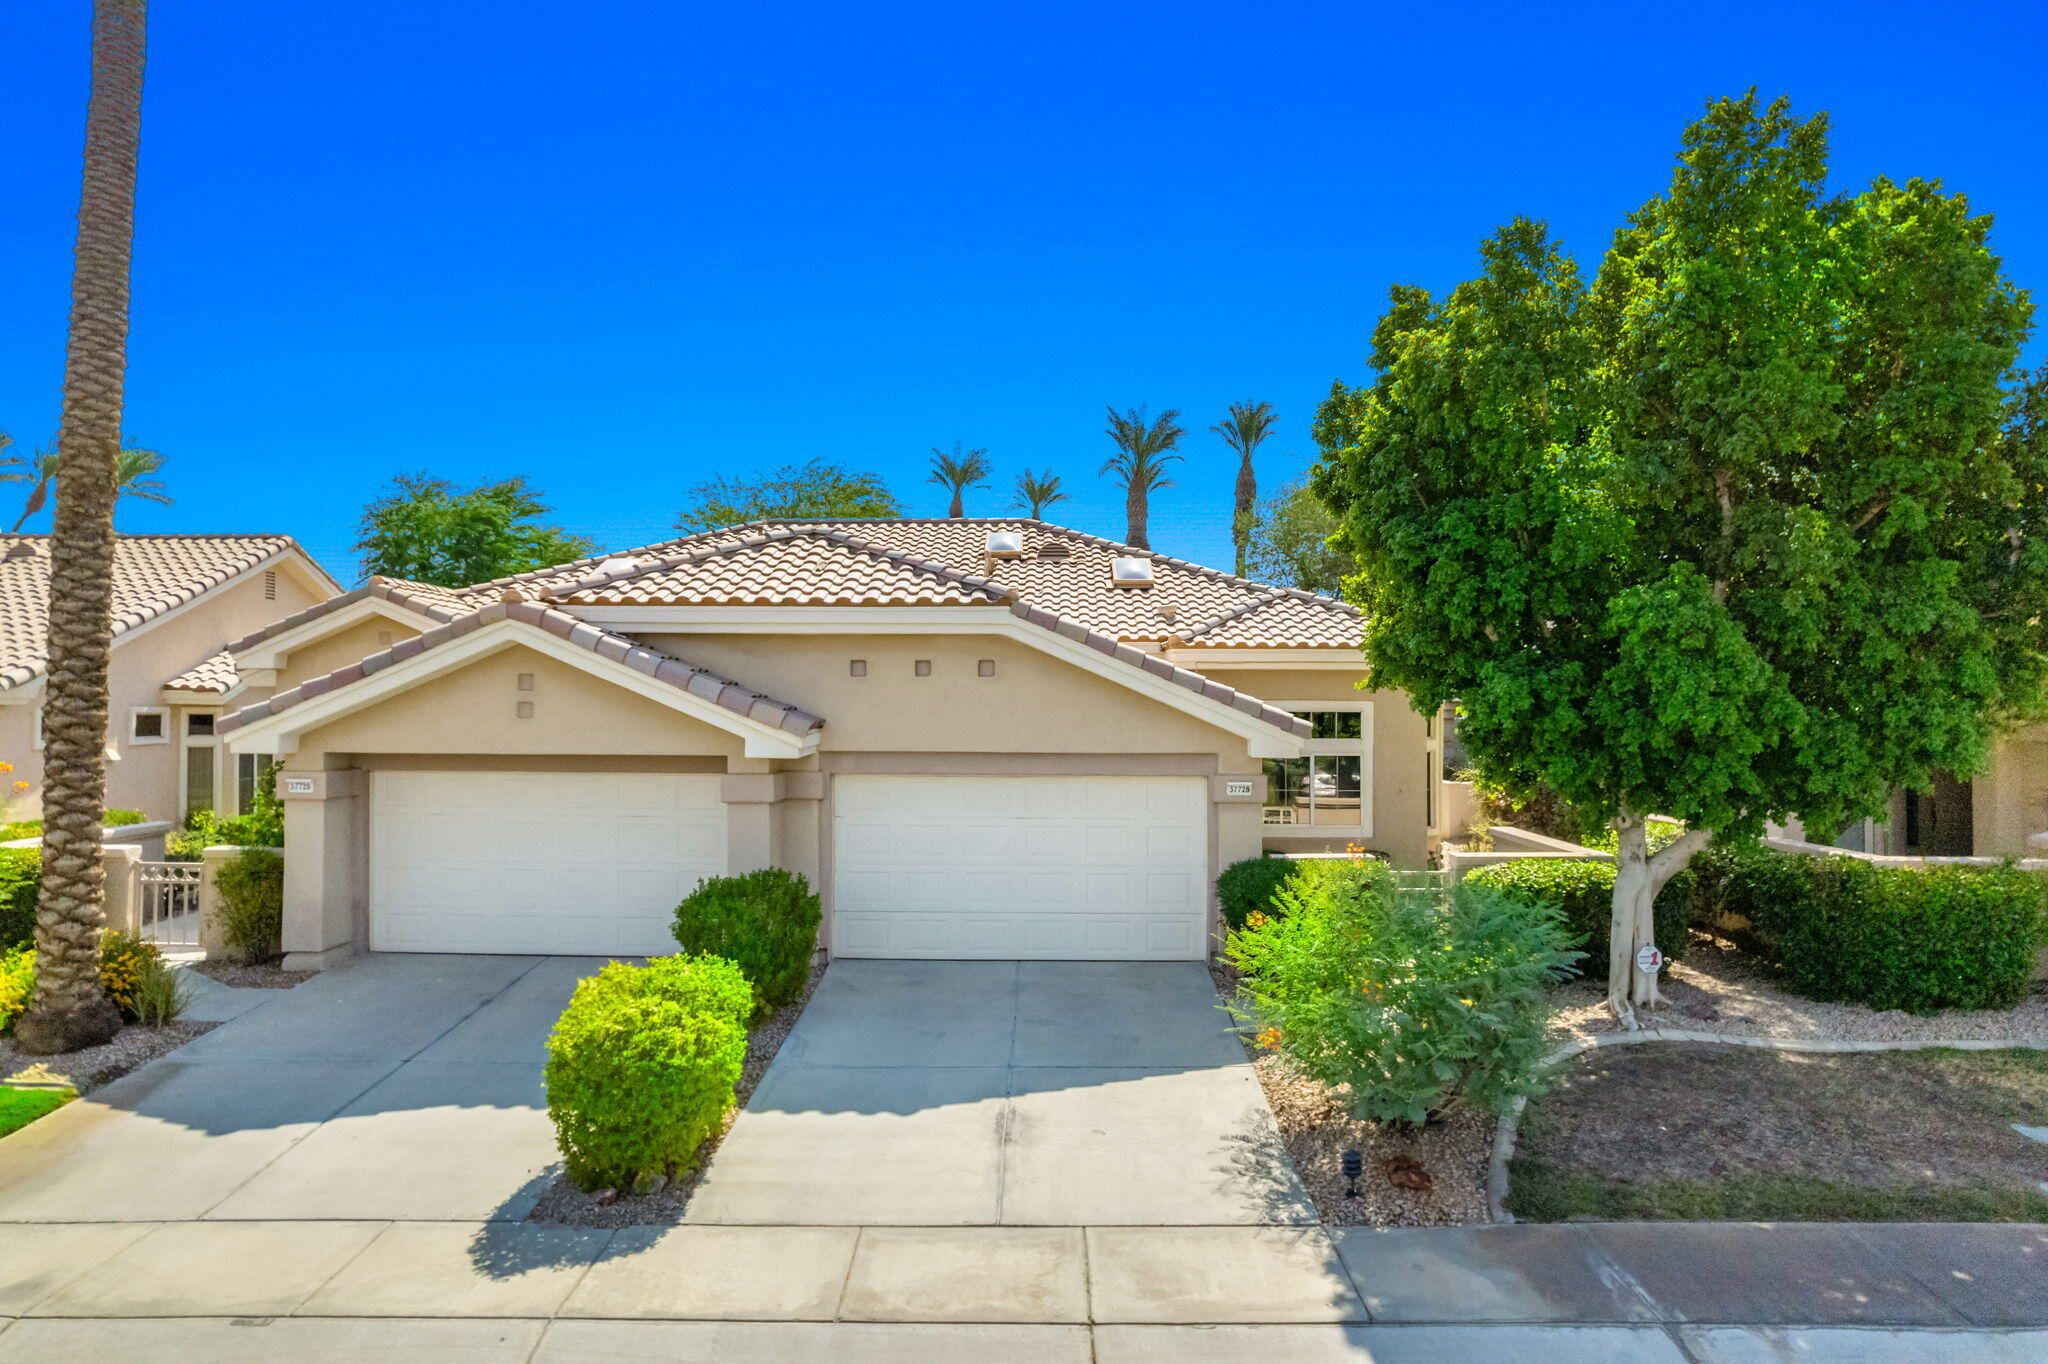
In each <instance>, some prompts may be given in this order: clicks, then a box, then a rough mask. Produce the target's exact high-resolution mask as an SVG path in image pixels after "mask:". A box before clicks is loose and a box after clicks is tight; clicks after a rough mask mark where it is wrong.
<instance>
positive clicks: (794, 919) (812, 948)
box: [675, 867, 823, 1017]
mask: <svg viewBox="0 0 2048 1364" xmlns="http://www.w3.org/2000/svg"><path fill="white" fill-rule="evenodd" d="M822 917H823V916H822V914H821V912H820V910H819V907H818V897H817V896H815V895H813V894H812V893H811V887H810V883H809V882H808V881H806V880H804V878H803V877H801V876H799V875H798V874H797V873H795V872H791V871H784V870H783V869H782V868H780V867H764V868H762V869H761V870H759V871H750V872H745V873H742V874H741V875H739V876H711V877H706V878H705V879H704V880H702V881H699V882H698V883H697V888H696V889H695V890H693V891H691V892H690V894H689V895H688V896H687V897H686V898H685V899H684V900H683V902H682V903H681V904H680V905H678V906H676V922H675V939H676V943H677V944H678V945H679V946H680V947H681V948H682V949H683V951H684V952H685V953H690V954H695V953H699V952H709V953H711V954H712V955H714V956H719V957H724V958H726V959H727V960H728V961H732V962H735V963H737V964H738V965H739V968H740V970H741V972H743V973H744V974H745V975H746V978H747V979H748V980H749V981H751V982H752V983H753V986H754V997H755V1016H756V1017H759V1016H760V1015H762V1014H766V1013H768V1012H769V1011H770V1010H773V1009H778V1008H780V1007H782V1006H783V1005H784V1004H788V1003H789V1002H791V1001H792V1000H794V999H795V998H796V997H797V995H798V994H800V993H802V991H803V988H804V981H805V980H806V979H807V978H808V977H809V975H810V968H811V957H812V955H813V954H814V953H815V952H816V951H817V948H818V924H819V922H820V920H821V919H822Z"/></svg>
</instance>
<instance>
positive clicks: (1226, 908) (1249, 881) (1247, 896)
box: [1216, 857, 1307, 931]
mask: <svg viewBox="0 0 2048 1364" xmlns="http://www.w3.org/2000/svg"><path fill="white" fill-rule="evenodd" d="M1305 865H1307V864H1306V863H1302V862H1295V861H1292V860H1290V859H1288V858H1285V857H1247V858H1246V859H1245V860H1244V861H1242V862H1233V863H1231V864H1230V865H1229V866H1227V867H1225V868H1224V869H1223V874H1222V875H1221V876H1219V877H1217V878H1216V899H1217V900H1218V902H1219V903H1220V904H1221V905H1222V907H1223V922H1224V923H1226V924H1228V925H1229V926H1230V927H1231V929H1232V930H1233V931H1234V930H1236V929H1240V928H1243V927H1244V922H1245V920H1246V919H1249V918H1250V917H1251V916H1252V915H1254V914H1270V913H1272V912H1273V910H1274V904H1273V897H1274V896H1276V895H1278V894H1279V893H1280V892H1281V891H1282V890H1283V889H1285V888H1286V886H1287V883H1288V882H1289V881H1292V880H1293V879H1294V878H1295V877H1296V876H1297V875H1298V874H1300V872H1301V869H1302V867H1303V866H1305Z"/></svg>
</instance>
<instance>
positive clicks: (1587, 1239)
mask: <svg viewBox="0 0 2048 1364" xmlns="http://www.w3.org/2000/svg"><path fill="white" fill-rule="evenodd" d="M2044 1264H2048V1227H2042V1226H2012V1225H1968V1226H1961V1225H1900V1226H1867V1227H1848V1226H1833V1225H1790V1226H1752V1225H1740V1224H1715V1223H1698V1224H1688V1223H1667V1224H1603V1225H1573V1226H1528V1225H1522V1226H1512V1227H1488V1228H1472V1229H1411V1230H1396V1231H1374V1230H1364V1229H1347V1230H1338V1231H1335V1232H1331V1231H1327V1230H1325V1229H1323V1228H1320V1227H1282V1226H1273V1227H1093V1228H1080V1227H942V1228H914V1227H870V1228H856V1227H837V1226H832V1227H815V1226H813V1227H758V1226H680V1227H667V1228H638V1229H633V1230H628V1231H620V1232H615V1233H614V1232H599V1231H587V1230H582V1229H578V1228H566V1227H551V1226H544V1225H540V1224H535V1223H528V1222H512V1221H507V1222H417V1221H412V1222H362V1221H314V1222H302V1221H255V1222H249V1221H240V1222H238V1221H223V1220H209V1221H203V1222H180V1223H164V1224H157V1225H151V1224H140V1223H65V1224H58V1223H29V1224H18V1225H15V1226H12V1227H9V1228H8V1229H7V1235H6V1237H5V1238H4V1239H0V1321H4V1320H5V1319H8V1318H18V1320H14V1321H12V1323H11V1324H10V1325H7V1326H6V1329H5V1330H4V1331H0V1356H7V1357H12V1358H38V1359H58V1358H74V1357H78V1358H82V1357H85V1356H87V1355H106V1354H109V1353H117V1352H122V1351H125V1349H126V1348H127V1347H126V1346H124V1345H123V1344H122V1342H123V1341H128V1340H146V1341H147V1342H149V1348H150V1352H151V1353H152V1354H154V1355H158V1356H162V1355H164V1354H165V1353H166V1352H167V1351H168V1353H169V1354H170V1357H172V1358H188V1357H189V1358H202V1357H203V1358H233V1357H238V1356H237V1351H245V1352H247V1353H249V1354H250V1355H252V1356H255V1355H263V1354H268V1355H272V1356H275V1355H279V1354H286V1353H292V1352H295V1351H296V1350H297V1349H298V1348H300V1345H299V1344H298V1343H299V1342H308V1341H314V1340H326V1341H327V1342H328V1343H329V1344H330V1346H331V1347H332V1348H336V1349H347V1350H349V1351H351V1352H353V1351H354V1350H355V1349H356V1348H358V1347H357V1345H356V1344H354V1342H361V1344H360V1349H361V1350H362V1351H363V1352H364V1353H368V1352H370V1351H371V1350H372V1349H375V1350H378V1351H379V1352H383V1351H384V1349H385V1346H383V1345H378V1344H376V1343H375V1342H377V1341H379V1340H383V1339H385V1336H384V1335H383V1334H382V1333H383V1332H386V1331H389V1330H391V1329H392V1328H394V1327H396V1326H397V1325H398V1324H399V1323H407V1324H408V1327H409V1329H416V1331H417V1334H416V1335H415V1336H402V1337H398V1338H397V1340H396V1343H397V1345H398V1347H399V1357H400V1358H404V1357H409V1356H408V1355H407V1353H406V1351H407V1350H412V1349H416V1350H417V1351H419V1352H422V1353H425V1352H429V1351H431V1352H434V1353H437V1354H452V1355H454V1356H455V1357H458V1358H464V1357H471V1356H474V1357H476V1358H488V1359H496V1358H520V1359H525V1358H529V1357H532V1358H538V1359H574V1358H583V1357H586V1356H587V1357H595V1356H597V1355H599V1354H605V1355H620V1354H623V1355H624V1356H625V1357H628V1358H633V1357H646V1358H657V1357H658V1358H680V1359H693V1358H699V1357H703V1358H717V1357H721V1356H723V1357H726V1358H746V1359H776V1358H784V1357H788V1358H804V1357H818V1356H816V1355H811V1354H810V1353H809V1352H812V1351H817V1352H821V1353H822V1352H825V1351H830V1352H831V1353H832V1355H833V1356H834V1357H837V1358H851V1359H864V1358H869V1357H873V1358H877V1359H880V1358H884V1357H886V1358H889V1359H892V1360H917V1359H926V1358H929V1359H951V1358H962V1357H966V1356H968V1355H970V1354H971V1355H974V1356H976V1357H977V1358H978V1359H979V1360H981V1361H982V1364H991V1362H992V1361H995V1360H1001V1359H1006V1358H1011V1357H1015V1358H1034V1359H1059V1358H1062V1357H1072V1358H1075V1359H1086V1358H1088V1357H1089V1351H1090V1350H1092V1351H1093V1352H1094V1357H1095V1358H1096V1359H1098V1360H1108V1359H1132V1360H1137V1359H1191V1360H1205V1359H1216V1360H1225V1359H1242V1358H1248V1357H1254V1356H1256V1355H1259V1354H1272V1353H1276V1352H1277V1353H1278V1354H1279V1355H1280V1356H1281V1357H1284V1358H1290V1359H1310V1360H1314V1359H1357V1358H1370V1359H1373V1360H1376V1361H1380V1364H1385V1361H1387V1360H1390V1359H1404V1358H1411V1357H1412V1358H1418V1359H1419V1358H1433V1359H1445V1358H1464V1357H1472V1358H1479V1357H1484V1358H1486V1359H1488V1360H1490V1361H1493V1364H1504V1362H1505V1361H1514V1360H1520V1359H1528V1360H1532V1361H1534V1360H1547V1359H1556V1358H1567V1357H1569V1358H1587V1359H1646V1360H1684V1359H1688V1358H1691V1359H1699V1360H1708V1359H1712V1360H1723V1359H1725V1360H1731V1361H1733V1360H1750V1359H1754V1360H1758V1361H1763V1360H1771V1359H1778V1358H1783V1357H1786V1356H1783V1355H1782V1354H1779V1353H1774V1351H1776V1350H1779V1349H1781V1348H1782V1347H1784V1345H1785V1342H1787V1341H1793V1340H1797V1341H1799V1342H1801V1344H1800V1345H1799V1348H1800V1349H1801V1350H1802V1351H1806V1353H1801V1354H1799V1355H1798V1356H1797V1357H1798V1358H1800V1359H1815V1360H1821V1359H1831V1358H1841V1359H1865V1358H1869V1359H1880V1360H1885V1359H1898V1360H1908V1359H1942V1358H1947V1359H1960V1358H1971V1359H2004V1358H2010V1359H2015V1360H2017V1359H2023V1358H2025V1359H2039V1358H2043V1357H2048V1333H2030V1332H2029V1331H2027V1330H2026V1329H2023V1328H2039V1327H2048V1294H2044V1293H2043V1291H2042V1284H2043V1282H2044V1276H2043V1267H2044ZM180 1318H185V1319H190V1320H185V1321H182V1322H179V1323H178V1324H176V1325H175V1326H166V1325H165V1322H166V1321H167V1319H180ZM139 1321H147V1322H151V1323H154V1326H153V1328H152V1330H153V1331H154V1332H155V1333H154V1334H150V1333H146V1332H141V1331H140V1328H139V1327H136V1326H134V1323H136V1322H139ZM230 1322H236V1323H239V1324H233V1325H230V1324H228V1323H230ZM423 1322H432V1323H437V1324H436V1325H434V1326H432V1327H431V1328H428V1327H423V1326H418V1325H417V1324H418V1323H423ZM549 1323H552V1325H550V1324H549ZM543 1328H545V1329H543ZM130 1331H135V1332H138V1334H135V1335H125V1334H124V1332H130ZM180 1342H184V1343H180ZM1773 1342H1776V1344H1774V1343H1773ZM536 1348H538V1349H539V1353H538V1354H534V1353H533V1351H534V1350H535V1349H536Z"/></svg>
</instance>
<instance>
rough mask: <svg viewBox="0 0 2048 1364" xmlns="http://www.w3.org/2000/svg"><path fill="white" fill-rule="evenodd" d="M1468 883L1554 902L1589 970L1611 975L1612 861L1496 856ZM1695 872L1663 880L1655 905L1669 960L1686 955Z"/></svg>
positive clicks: (1468, 877) (1602, 977) (1660, 940)
mask: <svg viewBox="0 0 2048 1364" xmlns="http://www.w3.org/2000/svg"><path fill="white" fill-rule="evenodd" d="M1464 884H1466V885H1470V886H1484V887H1490V888H1491V889H1494V890H1501V891H1506V892H1507V893H1509V894H1511V895H1519V896H1522V897H1524V898H1525V899H1529V900H1534V901H1539V902H1541V903H1543V904H1547V905H1554V906H1556V908H1557V910H1558V912H1559V913H1560V914H1561V915H1562V916H1563V918H1564V924H1565V927H1566V928H1567V929H1568V930H1569V931H1570V933H1571V936H1572V945H1573V946H1574V947H1576V948H1578V949H1579V950H1580V951H1582V952H1584V953H1585V954H1586V958H1585V961H1584V962H1582V963H1581V966H1582V968H1583V969H1584V971H1585V973H1586V974H1587V975H1588V976H1590V977H1593V978H1594V979H1598V980H1605V979H1606V978H1607V949H1608V943H1609V940H1610V932H1609V930H1610V929H1611V928H1612V927H1613V925H1614V864H1613V863H1612V862H1592V861H1586V860H1582V859H1573V858H1558V857H1525V858H1517V859H1516V860H1514V861H1512V862H1497V863H1495V864H1494V865H1492V866H1490V867H1478V868H1475V869H1473V870H1472V871H1468V872H1466V873H1465V878H1464ZM1692 900H1693V878H1692V876H1691V874H1690V872H1689V870H1685V871H1680V872H1679V873H1678V874H1677V875H1676V876H1673V877H1672V878H1671V879H1670V880H1669V881H1667V882H1665V883H1664V889H1663V890H1661V891H1659V892H1658V893H1657V900H1656V903H1655V904H1653V905H1652V906H1651V912H1652V916H1653V917H1654V919H1655V923H1656V933H1657V948H1658V950H1659V951H1661V952H1662V953H1663V954H1664V956H1665V959H1666V960H1669V961H1679V960H1681V959H1682V958H1684V956H1685V949H1686V945H1687V939H1688V936H1689V935H1688V934H1687V932H1686V919H1687V918H1688V917H1689V915H1690V913H1691V910H1692Z"/></svg>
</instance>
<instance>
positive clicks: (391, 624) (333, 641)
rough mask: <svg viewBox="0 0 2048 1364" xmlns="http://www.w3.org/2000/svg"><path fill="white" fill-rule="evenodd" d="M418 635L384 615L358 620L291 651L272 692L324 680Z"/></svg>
mask: <svg viewBox="0 0 2048 1364" xmlns="http://www.w3.org/2000/svg"><path fill="white" fill-rule="evenodd" d="M421 621H422V624H423V625H424V624H425V618H424V617H422V618H421ZM421 633H424V631H423V630H422V629H419V628H415V627H412V626H408V625H401V624H399V623H398V622H397V621H395V620H392V619H391V618H390V617H388V616H381V615H376V616H370V617H367V618H365V619H363V620H359V621H357V622H356V623H355V624H353V625H350V626H348V627H347V628H345V629H342V630H338V631H336V632H335V633H334V634H331V635H328V636H326V637H325V638H322V639H316V640H314V641H312V642H311V643H309V644H306V645H303V646H301V647H300V648H298V649H295V650H293V651H292V654H291V656H290V657H288V658H286V659H285V661H284V666H283V667H281V668H279V669H278V670H277V687H276V690H277V691H284V690H286V689H287V688H290V687H296V686H298V685H299V683H301V682H304V681H305V680H306V679H308V678H312V677H325V676H326V675H327V674H329V673H331V672H333V671H334V670H335V669H337V668H346V667H347V666H348V665H349V664H351V663H356V662H360V661H361V660H363V659H365V658H368V657H369V656H370V655H371V654H375V653H382V652H383V651H384V650H386V649H388V648H390V647H391V646H392V645H394V644H396V643H398V642H399V641H401V640H407V639H411V638H412V637H413V636H414V635H418V634H421ZM251 699H255V697H253V696H252V697H251Z"/></svg>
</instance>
